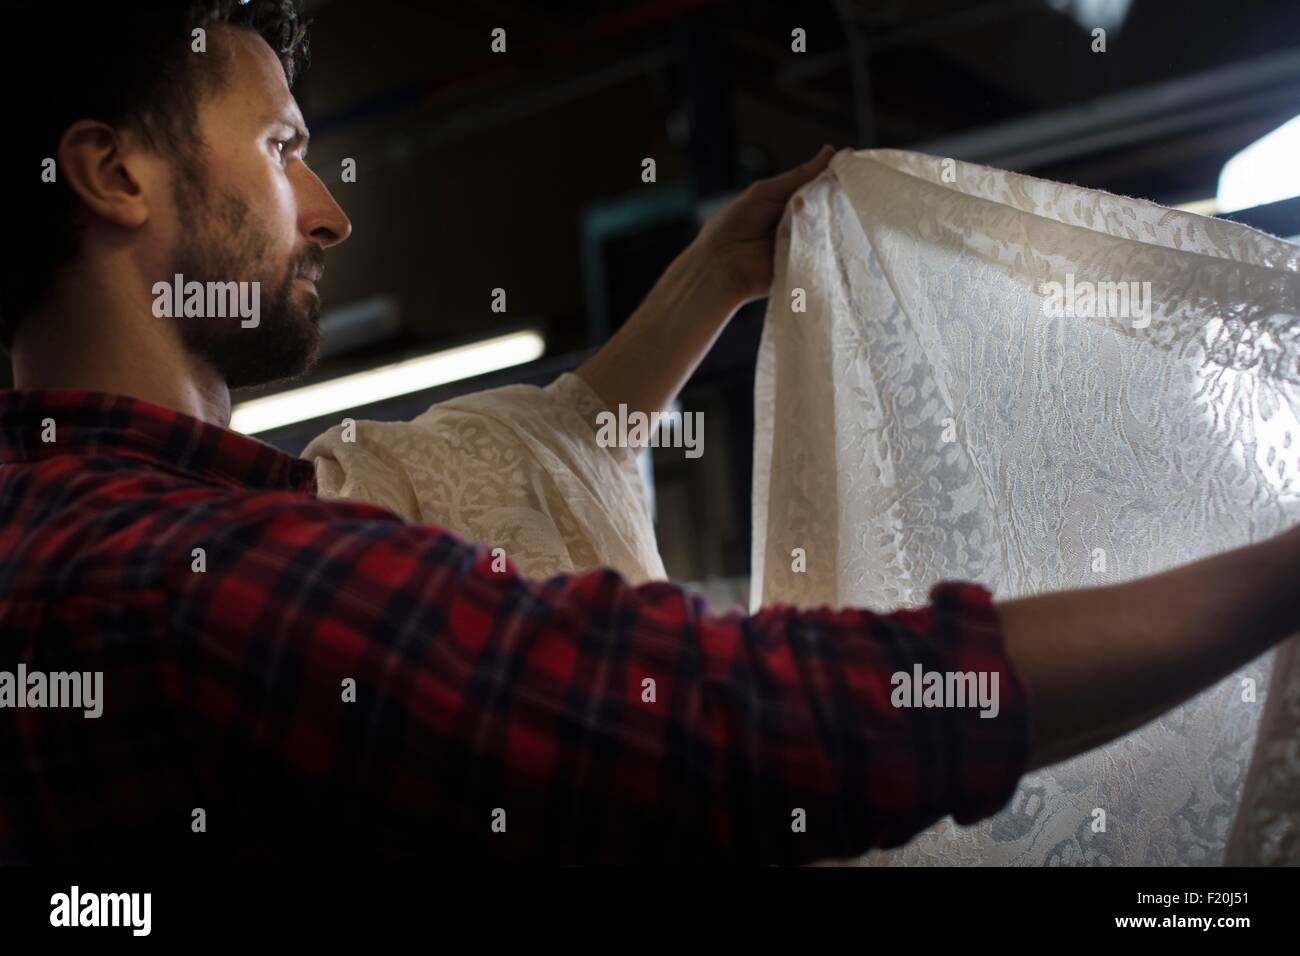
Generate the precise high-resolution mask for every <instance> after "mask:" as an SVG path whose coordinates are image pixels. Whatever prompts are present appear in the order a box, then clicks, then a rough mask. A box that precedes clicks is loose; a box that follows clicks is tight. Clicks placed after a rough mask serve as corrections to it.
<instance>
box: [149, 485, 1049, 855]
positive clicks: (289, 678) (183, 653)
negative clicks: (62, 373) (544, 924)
mask: <svg viewBox="0 0 1300 956" xmlns="http://www.w3.org/2000/svg"><path fill="white" fill-rule="evenodd" d="M204 513H205V514H210V515H211V518H210V521H209V522H208V523H207V526H206V527H204V526H200V525H198V524H196V523H194V522H187V523H186V524H185V535H184V537H185V538H186V540H184V541H180V540H175V536H173V539H169V550H170V548H171V545H173V544H174V545H175V549H176V551H175V553H176V559H175V561H174V562H173V563H172V565H171V570H170V572H169V575H168V578H169V580H168V583H167V586H166V590H167V591H169V592H171V594H170V595H169V598H168V603H169V605H170V606H171V607H173V608H174V609H175V610H174V611H173V612H172V613H173V621H174V622H175V623H174V625H173V633H172V634H171V635H170V636H169V639H168V641H167V642H166V644H165V645H164V646H163V647H162V648H160V653H161V654H162V655H163V657H162V659H161V661H160V664H161V665H162V666H164V667H166V668H167V670H166V671H165V679H164V677H160V678H159V680H158V682H157V683H158V684H159V686H160V687H162V688H163V690H164V691H165V692H167V693H168V694H169V695H170V697H169V699H168V701H167V703H166V707H167V710H168V712H169V713H174V714H175V715H176V718H177V720H178V722H179V723H182V724H183V725H184V726H187V727H193V728H195V730H194V734H195V740H196V752H199V753H203V752H206V753H209V754H212V755H216V756H215V757H214V758H213V759H216V760H217V763H218V764H219V765H217V766H210V765H209V764H203V767H204V769H205V771H206V775H207V779H211V780H217V781H225V782H227V783H228V785H229V786H230V787H231V788H232V790H233V792H235V793H236V794H244V795H245V799H242V800H239V801H236V802H237V803H238V805H239V806H240V807H242V808H246V809H247V811H248V812H249V813H251V814H252V818H251V819H248V820H241V821H239V823H238V824H237V825H238V826H239V828H240V829H242V830H245V831H248V832H252V831H253V829H254V828H257V832H259V833H260V832H270V833H272V834H275V837H274V842H275V843H276V844H277V845H279V844H281V843H284V842H292V843H293V845H296V846H309V847H310V846H311V845H313V840H314V841H315V842H316V843H318V844H320V845H322V846H328V847H336V848H338V850H339V852H344V851H345V850H347V849H349V848H356V847H358V846H364V847H369V848H371V851H372V852H375V851H378V852H382V853H384V854H385V855H389V856H395V857H401V858H408V857H409V858H419V857H421V856H429V855H434V856H436V857H437V858H438V859H441V860H444V861H453V860H470V859H473V860H484V859H492V858H501V859H506V860H545V861H549V862H646V861H651V860H674V861H691V860H694V861H707V860H732V861H749V862H760V861H762V862H773V863H801V862H809V861H813V860H817V859H824V858H827V857H847V856H852V855H856V854H858V853H861V852H863V851H864V850H866V849H868V848H870V847H873V846H892V845H897V844H899V843H901V842H903V841H904V840H906V839H907V838H908V837H910V836H911V835H912V834H914V833H916V832H917V831H918V830H920V829H922V828H924V827H925V826H928V825H929V824H931V823H933V822H934V821H936V820H938V819H939V818H941V817H942V816H943V815H945V814H949V813H951V814H953V815H954V816H955V817H956V818H957V819H958V820H959V821H960V822H971V821H973V820H975V819H978V818H980V817H982V816H987V815H988V814H990V813H993V812H995V811H996V810H997V809H999V808H1000V807H1001V806H1002V805H1003V804H1004V803H1005V802H1006V800H1007V799H1008V798H1009V797H1010V795H1011V793H1012V792H1013V791H1014V787H1015V783H1016V781H1017V779H1018V777H1019V775H1020V773H1021V772H1022V770H1023V766H1024V761H1025V759H1026V757H1027V754H1028V718H1027V714H1026V704H1025V695H1024V691H1023V689H1022V687H1021V685H1020V683H1019V681H1018V679H1017V677H1016V675H1015V674H1014V673H1013V671H1012V669H1011V668H1010V666H1009V664H1008V662H1007V659H1006V657H1005V655H1004V654H1003V652H1002V647H1001V638H1000V632H999V629H998V625H997V618H996V615H995V614H994V611H993V604H992V600H991V596H990V595H989V594H988V592H987V591H985V590H984V589H982V588H979V587H978V586H976V585H967V584H960V583H948V584H942V585H938V586H936V588H935V589H934V591H933V592H932V601H931V603H930V605H929V606H926V607H922V608H915V609H908V610H902V611H896V612H894V613H892V614H876V613H873V612H871V611H866V610H856V609H845V610H837V611H834V610H831V609H829V608H821V609H810V610H798V609H794V608H790V607H772V608H766V609H764V610H762V611H760V612H758V613H757V614H754V615H744V614H741V613H738V612H737V613H733V614H727V615H717V614H713V613H710V612H709V611H708V609H707V607H706V606H705V604H704V602H703V601H701V600H700V599H699V598H698V597H693V596H691V595H690V594H688V593H687V592H686V591H684V590H683V589H682V588H680V587H678V586H676V585H673V584H670V583H667V582H654V583H650V584H644V585H641V586H639V587H632V586H629V585H628V584H627V583H626V582H625V581H624V580H623V579H622V578H621V577H620V576H619V575H618V574H616V573H615V572H613V571H609V570H603V571H592V572H588V573H585V574H578V575H567V576H560V577H555V578H550V579H547V580H544V581H533V580H527V579H524V578H522V577H520V576H519V575H518V574H517V573H515V571H514V569H513V567H511V566H508V565H506V564H503V563H502V562H501V561H499V560H498V559H497V558H494V557H493V555H492V553H491V551H490V550H489V548H476V547H472V546H470V545H468V544H466V543H465V542H464V541H463V540H461V539H460V538H459V537H458V536H456V535H454V534H451V533H447V532H444V531H442V530H440V529H438V528H435V527H432V526H421V525H403V524H401V523H400V522H399V521H397V519H396V518H395V517H394V516H392V515H390V514H388V513H387V512H384V511H382V510H380V509H378V508H373V507H369V506H366V505H362V504H358V503H351V502H329V503H327V502H322V501H313V500H310V499H306V500H304V499H302V498H300V497H295V496H292V495H273V496H269V497H268V496H257V497H256V498H255V499H253V500H250V501H248V502H244V503H232V505H231V506H229V507H224V508H209V509H206V510H205V512H204ZM196 546H202V547H204V548H205V550H206V555H207V561H206V571H204V572H203V573H196V572H194V571H193V570H192V569H191V560H192V559H191V558H190V557H189V555H190V553H191V551H192V549H193V548H194V547H196ZM177 668H180V669H181V670H180V672H179V673H177ZM917 668H919V669H921V670H924V671H926V672H939V673H948V672H969V673H973V674H982V675H984V678H985V682H986V685H987V683H988V682H990V681H992V682H996V683H995V684H994V686H995V687H996V689H997V699H996V703H995V705H994V708H993V709H995V710H996V716H990V717H982V716H981V715H980V714H981V711H980V709H979V708H978V707H977V706H976V705H975V702H974V701H972V704H971V706H969V707H966V708H961V709H953V708H947V709H945V708H934V707H928V708H927V707H909V708H899V707H895V706H893V703H892V702H891V696H892V693H893V690H894V688H893V685H892V682H891V676H892V675H893V674H895V673H904V674H906V675H908V677H909V678H910V677H911V676H912V674H913V673H914V669H917ZM986 712H987V708H986ZM208 802H209V803H210V804H212V805H214V806H215V805H218V804H222V803H224V802H226V801H224V800H223V798H222V795H221V794H219V793H214V794H211V795H209V797H208ZM306 808H313V813H312V814H311V816H310V819H312V820H315V821H320V820H322V819H324V820H325V821H327V822H325V823H320V822H317V824H316V825H315V826H314V827H311V828H308V827H307V824H306V823H305V822H304V821H305V820H307V819H309V817H308V815H307V814H306ZM212 812H214V813H217V815H219V816H220V815H222V813H220V812H218V811H212ZM241 812H243V811H241ZM225 815H226V816H229V812H227V813H226V814H225ZM329 821H332V822H329ZM227 823H228V825H235V824H231V823H230V821H229V820H228V821H227ZM299 831H305V832H299ZM322 838H325V841H326V842H324V843H321V840H322Z"/></svg>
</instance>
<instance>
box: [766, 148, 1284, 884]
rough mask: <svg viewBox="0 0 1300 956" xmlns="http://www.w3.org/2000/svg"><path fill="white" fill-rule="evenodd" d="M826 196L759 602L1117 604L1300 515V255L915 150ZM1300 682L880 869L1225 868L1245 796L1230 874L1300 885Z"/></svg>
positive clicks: (775, 341)
mask: <svg viewBox="0 0 1300 956" xmlns="http://www.w3.org/2000/svg"><path fill="white" fill-rule="evenodd" d="M800 196H801V197H802V198H803V200H804V205H803V208H802V211H801V212H800V213H798V214H795V213H794V211H793V206H791V207H790V208H788V209H787V210H786V215H785V218H784V220H783V222H782V226H781V231H780V234H779V239H778V250H777V260H776V276H775V281H774V284H773V288H772V294H771V298H770V299H769V304H768V314H767V324H766V327H765V331H764V340H763V344H762V347H761V350H760V356H759V369H758V385H757V407H756V410H755V420H756V422H757V423H758V434H757V436H756V440H755V446H756V447H755V458H754V462H755V475H754V478H755V485H754V489H755V490H754V555H753V569H754V571H753V579H752V592H751V604H753V605H758V604H767V603H771V602H773V601H786V602H790V603H796V604H805V605H809V604H821V603H828V604H833V605H859V604H861V605H868V606H872V607H895V606H898V605H905V604H914V603H919V602H920V601H921V600H923V599H924V596H925V592H926V588H927V587H928V586H929V584H931V583H932V582H934V581H935V580H938V579H940V578H944V577H954V578H970V579H974V580H978V581H981V582H983V583H985V584H986V585H988V586H989V587H990V588H991V589H992V590H993V591H994V593H995V594H996V595H997V597H998V598H999V599H1006V598H1010V597H1014V596H1018V595H1024V594H1030V593H1035V592H1040V591H1048V590H1056V589H1060V588H1067V587H1072V586H1089V585H1096V584H1102V583H1107V582H1115V581H1120V580H1124V579H1127V578H1133V577H1138V576H1141V575H1146V574H1150V573H1153V572H1156V571H1159V570H1162V569H1164V568H1167V567H1170V566H1171V565H1175V564H1181V563H1185V562H1187V561H1191V560H1194V559H1196V558H1198V557H1202V556H1205V555H1208V554H1211V553H1214V552H1217V551H1221V550H1224V549H1226V548H1229V547H1233V546H1237V545H1241V544H1245V543H1247V542H1249V541H1253V540H1257V539H1259V538H1262V537H1265V536H1267V535H1270V534H1273V533H1275V532H1279V531H1281V530H1283V529H1284V528H1286V527H1287V526H1289V525H1290V524H1292V523H1294V522H1295V521H1296V520H1297V518H1298V517H1300V475H1298V474H1297V471H1298V470H1300V424H1298V421H1297V416H1298V415H1300V323H1298V322H1297V316H1298V315H1300V248H1297V247H1296V246H1294V245H1291V244H1289V243H1286V242H1283V241H1281V240H1277V239H1273V238H1272V237H1269V236H1266V235H1264V234H1262V233H1259V232H1256V231H1254V230H1251V229H1248V228H1246V227H1243V226H1240V225H1236V224H1233V223H1228V222H1223V221H1219V220H1214V219H1208V218H1205V217H1201V216H1195V215H1191V214H1187V213H1181V212H1176V211H1173V210H1169V209H1165V208H1162V207H1159V206H1156V205H1153V204H1150V203H1145V202H1139V201H1136V200H1131V199H1124V198H1120V197H1117V196H1112V195H1108V194H1104V193H1099V192H1094V191H1091V190H1085V189H1079V188H1076V187H1072V186H1066V185H1060V184H1056V183H1050V182H1045V181H1042V180H1036V179H1032V178H1030V177H1027V176H1022V175H1017V174H1014V173H1007V172H1001V171H998V170H993V169H988V168H985V167H980V166H974V165H970V164H966V163H960V162H954V161H951V160H942V159H937V158H933V157H929V156H922V155H918V154H912V153H904V152H896V151H889V150H881V151H863V152H858V153H849V152H842V153H840V154H839V155H837V156H836V157H835V159H834V161H833V162H832V165H831V167H830V169H828V170H827V171H826V172H825V173H824V174H823V175H822V176H820V177H819V178H818V179H817V180H815V181H814V182H812V183H810V184H809V185H808V186H806V187H804V189H803V190H801V193H800ZM1121 282H1123V283H1133V282H1136V283H1138V285H1137V286H1127V291H1129V292H1137V293H1138V294H1137V295H1136V296H1132V297H1130V298H1129V301H1128V302H1127V304H1125V303H1124V302H1123V301H1122V299H1121V296H1120V295H1119V294H1118V293H1119V291H1120V290H1119V289H1118V288H1117V287H1116V286H1115V285H1113V284H1114V283H1121ZM1050 283H1057V284H1058V285H1057V286H1052V285H1050ZM1105 283H1110V284H1111V285H1109V286H1107V285H1103V284H1105ZM1144 283H1145V284H1149V285H1143V284H1144ZM1088 294H1092V296H1093V301H1092V302H1088V301H1087V295H1088ZM1144 296H1145V297H1146V302H1145V305H1144V304H1143V298H1144ZM1103 297H1104V299H1105V300H1106V301H1103ZM1099 305H1102V306H1104V307H1103V308H1102V309H1101V310H1100V311H1102V312H1103V313H1107V314H1102V315H1097V314H1095V313H1096V312H1098V311H1099V310H1098V306H1099ZM800 307H804V308H806V311H798V310H799V308H800ZM1071 307H1072V308H1071ZM1062 312H1066V313H1067V314H1065V315H1062V314H1061V313H1062ZM1069 312H1073V313H1074V314H1073V315H1071V314H1068V313H1069ZM1089 313H1094V314H1091V315H1090V314H1089ZM1054 316H1055V317H1054ZM799 548H801V549H804V554H805V558H804V560H805V561H806V571H803V572H800V571H797V570H794V568H795V567H797V566H798V562H797V561H796V560H795V559H794V558H792V553H793V552H794V549H799ZM1047 639H1050V637H1049V638H1047ZM1297 670H1298V661H1297V655H1296V651H1295V642H1294V641H1292V642H1290V643H1289V644H1287V645H1285V646H1284V647H1283V649H1281V650H1280V651H1279V652H1278V653H1277V659H1276V661H1275V662H1273V664H1272V671H1273V674H1274V676H1273V678H1272V680H1271V681H1269V680H1268V676H1269V673H1270V661H1269V660H1268V659H1267V658H1265V659H1261V660H1258V661H1256V662H1254V663H1253V664H1252V665H1250V666H1248V667H1246V668H1245V669H1243V670H1242V671H1241V672H1240V673H1239V674H1237V675H1234V676H1233V677H1231V678H1229V679H1227V680H1224V681H1223V682H1221V683H1220V684H1218V685H1217V686H1216V687H1215V688H1213V689H1212V690H1209V691H1207V692H1206V693H1204V694H1201V695H1200V696H1198V697H1197V698H1195V699H1194V700H1192V701H1190V702H1188V703H1187V704H1186V705H1185V706H1183V707H1181V708H1179V709H1177V710H1175V711H1173V712H1172V713H1170V714H1168V715H1166V716H1165V717H1163V718H1161V719H1159V720H1157V721H1155V722H1154V723H1152V724H1149V725H1148V726H1147V727H1145V728H1143V729H1141V730H1139V731H1137V732H1134V733H1132V734H1130V735H1128V736H1127V737H1125V738H1124V739H1122V740H1119V741H1116V742H1114V743H1113V744H1111V745H1110V746H1107V747H1103V748H1101V749H1099V750H1096V751H1094V752H1092V753H1089V754H1086V755H1084V756H1082V757H1080V758H1078V759H1076V760H1072V761H1069V762H1067V763H1064V764H1061V765H1059V766H1056V767H1053V768H1051V769H1049V770H1047V771H1044V772H1039V773H1034V774H1032V775H1030V776H1028V777H1026V778H1025V780H1024V781H1023V784H1022V786H1021V788H1020V790H1019V792H1018V793H1017V794H1016V796H1015V798H1014V799H1013V801H1012V803H1011V805H1010V806H1009V807H1008V808H1007V809H1006V810H1005V811H1004V812H1003V813H1002V814H1000V815H998V816H996V817H994V818H992V819H990V820H987V821H985V822H984V823H982V824H980V825H978V826H976V827H973V828H969V829H962V830H957V829H955V828H954V827H952V826H951V825H941V826H939V827H937V828H935V829H934V830H932V831H931V832H928V833H925V834H922V835H921V836H919V837H918V838H917V839H916V840H915V841H913V842H912V843H911V844H909V845H908V846H907V847H904V848H902V849H900V850H897V851H893V852H889V853H881V854H873V855H872V858H871V859H870V860H869V861H868V862H873V863H879V864H900V863H930V862H935V863H938V862H942V863H968V864H990V863H1014V864H1031V865H1036V864H1055V863H1071V864H1077V863H1097V864H1157V865H1159V864H1181V863H1215V862H1220V861H1221V860H1222V859H1223V858H1224V854H1225V847H1226V845H1227V843H1228V839H1229V830H1230V826H1231V824H1232V821H1233V815H1234V811H1235V810H1236V807H1237V805H1238V802H1239V800H1242V799H1243V797H1244V803H1243V805H1242V809H1241V815H1240V818H1241V825H1240V826H1239V827H1238V828H1237V830H1236V832H1235V833H1234V834H1233V836H1232V846H1231V852H1230V854H1229V855H1230V858H1231V859H1232V860H1233V861H1234V862H1264V863H1273V862H1283V861H1296V860H1297V859H1300V843H1298V842H1297V838H1298V831H1297V806H1296V803H1297V795H1300V754H1298V753H1297V740H1298V739H1300V736H1298V734H1297V730H1300V697H1298V693H1297V687H1298V686H1300V673H1297ZM1247 678H1249V679H1251V680H1253V681H1254V682H1255V684H1256V688H1257V689H1256V698H1255V700H1253V701H1252V700H1249V699H1243V697H1245V698H1249V697H1250V694H1249V693H1248V686H1247V685H1246V684H1244V683H1243V681H1244V680H1245V679H1247ZM1269 684H1271V685H1272V686H1268V685H1269ZM1261 711H1263V712H1264V715H1263V717H1262V718H1261ZM1261 726H1262V728H1263V730H1262V732H1261V733H1259V735H1258V742H1257V743H1256V740H1255V738H1256V736H1257V730H1258V729H1259V728H1260V727H1261ZM1252 744H1255V746H1256V757H1255V762H1254V769H1253V770H1252V772H1251V774H1250V777H1249V782H1246V781H1247V773H1246V771H1247V763H1248V755H1249V754H1250V752H1251V747H1252ZM1243 784H1245V786H1244V787H1243ZM1099 811H1100V812H1099ZM1102 812H1104V817H1103V816H1102V815H1101V814H1102ZM1102 823H1104V827H1105V829H1104V830H1102V829H1101V824H1102Z"/></svg>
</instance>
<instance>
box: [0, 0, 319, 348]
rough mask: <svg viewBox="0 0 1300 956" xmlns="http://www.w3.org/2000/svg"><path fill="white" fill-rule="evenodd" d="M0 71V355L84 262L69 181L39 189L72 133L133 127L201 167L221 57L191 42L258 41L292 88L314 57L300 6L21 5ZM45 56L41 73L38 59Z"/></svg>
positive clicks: (261, 0)
mask: <svg viewBox="0 0 1300 956" xmlns="http://www.w3.org/2000/svg"><path fill="white" fill-rule="evenodd" d="M4 19H5V26H4V33H5V38H4V40H3V41H0V42H2V43H3V49H0V71H2V77H3V79H2V80H0V82H3V88H4V90H5V91H6V97H5V98H6V100H7V104H6V106H7V109H6V112H5V114H0V123H3V124H4V126H5V127H6V128H7V129H6V136H5V140H6V145H5V149H4V150H3V151H2V156H0V168H3V169H4V176H3V179H2V181H3V182H4V184H5V185H6V187H8V189H9V191H10V192H9V198H10V199H11V200H12V202H7V203H6V206H7V208H8V210H9V211H10V213H11V216H10V227H11V230H12V234H13V235H16V236H17V237H18V239H19V241H18V242H17V243H15V244H14V246H13V247H12V248H11V250H10V251H9V252H7V253H6V255H4V256H0V345H3V347H4V349H5V351H6V352H7V351H8V350H9V349H10V348H11V347H12V345H13V338H14V331H15V328H16V324H17V321H18V319H19V317H20V316H22V315H24V314H25V313H27V312H29V311H31V310H32V309H34V308H36V307H37V306H39V305H40V303H41V301H42V300H43V299H44V298H45V296H46V295H47V294H48V292H49V288H50V284H51V282H52V280H53V276H54V272H55V270H56V269H57V268H58V267H59V266H60V265H62V264H63V263H66V262H68V261H70V260H71V259H72V258H74V257H75V256H76V253H77V249H78V245H79V236H80V233H81V228H80V217H81V212H82V210H81V208H80V206H79V203H78V201H77V199H76V196H75V195H74V194H73V193H72V191H71V190H70V189H68V188H67V186H66V185H64V184H63V181H62V178H61V177H59V178H58V179H57V180H56V181H55V182H54V183H45V182H42V181H41V169H42V163H43V162H44V160H45V159H46V158H47V157H53V156H54V155H55V152H56V149H57V147H58V143H59V140H60V139H61V138H62V136H63V133H64V131H65V130H66V129H67V128H68V127H69V126H70V125H72V124H73V123H75V122H77V121H78V120H81V119H87V118H91V119H98V120H102V121H103V122H105V123H109V124H111V125H114V126H120V127H129V128H131V129H132V130H133V131H134V132H135V133H137V134H139V135H140V137H141V138H142V139H143V141H144V142H145V143H146V144H147V145H148V146H149V147H150V148H151V149H153V150H155V151H157V152H159V153H162V154H164V155H168V156H171V157H174V158H176V159H177V160H179V161H180V162H181V163H182V164H184V165H185V167H186V168H187V169H191V170H192V169H193V168H194V165H195V162H196V157H197V154H198V149H199V147H200V145H201V143H200V142H199V137H198V134H197V131H196V124H197V116H198V107H199V103H200V102H201V100H202V98H203V97H204V96H205V95H206V94H208V93H210V92H211V91H212V90H214V89H217V88H218V87H219V86H220V83H221V81H222V80H223V74H222V70H223V67H222V65H221V64H222V60H221V58H220V57H206V56H203V57H198V56H192V55H191V53H190V50H191V42H192V33H193V31H194V30H195V29H197V28H200V27H203V28H207V27H210V26H212V25H214V24H218V23H228V24H231V25H234V26H240V27H244V28H247V29H251V30H254V31H256V32H257V33H258V34H259V35H260V36H261V37H262V39H264V40H265V41H266V42H267V44H268V45H269V46H270V47H271V49H272V50H274V51H275V52H276V54H277V55H278V56H279V58H280V63H281V65H282V66H283V67H284V74H285V77H286V79H287V80H288V81H289V85H290V86H292V85H293V83H294V81H295V80H296V79H297V78H298V76H299V75H300V74H301V73H302V71H303V70H304V69H305V68H306V66H307V62H308V58H309V56H310V52H309V48H308V42H307V23H306V21H305V20H304V19H303V16H302V13H301V11H300V9H299V4H298V2H297V0H248V2H239V0H195V2H187V0H126V2H123V3H108V2H103V0H100V2H90V0H71V2H68V0H64V2H58V3H54V2H47V0H41V2H31V0H22V2H20V3H19V4H15V5H14V6H13V7H7V8H6V9H5V14H4ZM32 52H36V53H37V54H39V55H40V56H42V57H45V58H46V60H45V62H43V63H41V64H39V66H37V67H35V68H33V66H32V61H31V53H32Z"/></svg>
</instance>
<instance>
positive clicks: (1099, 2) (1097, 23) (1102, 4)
mask: <svg viewBox="0 0 1300 956" xmlns="http://www.w3.org/2000/svg"><path fill="white" fill-rule="evenodd" d="M1132 4H1133V0H1047V5H1048V6H1049V7H1051V8H1052V9H1053V10H1059V11H1061V12H1062V13H1068V14H1069V15H1070V16H1072V17H1074V22H1075V23H1077V24H1078V25H1079V26H1081V27H1082V28H1083V29H1085V30H1088V31H1092V30H1095V29H1097V28H1098V27H1100V28H1101V29H1103V30H1118V29H1119V28H1120V27H1121V26H1123V25H1124V20H1125V19H1127V17H1128V11H1129V7H1130V6H1132Z"/></svg>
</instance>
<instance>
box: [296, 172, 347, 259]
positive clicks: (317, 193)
mask: <svg viewBox="0 0 1300 956" xmlns="http://www.w3.org/2000/svg"><path fill="white" fill-rule="evenodd" d="M310 176H311V180H310V182H309V183H308V184H307V191H308V194H309V195H308V196H307V197H304V198H306V199H307V202H305V203H304V204H303V210H304V211H303V222H302V231H303V233H304V234H305V235H306V236H308V237H310V238H311V239H312V240H313V241H315V242H316V243H317V244H318V245H320V246H321V248H324V249H327V248H329V247H330V246H335V245H338V244H339V243H340V242H342V241H343V240H345V239H346V238H347V237H348V236H350V235H351V234H352V221H351V220H350V219H348V217H347V214H346V213H345V212H343V208H342V207H341V206H340V205H339V204H338V203H337V202H336V201H335V199H334V197H333V196H332V195H331V194H330V191H329V190H328V189H327V188H325V184H324V183H323V182H321V181H320V179H319V178H317V177H316V175H315V174H314V173H311V174H310Z"/></svg>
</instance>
